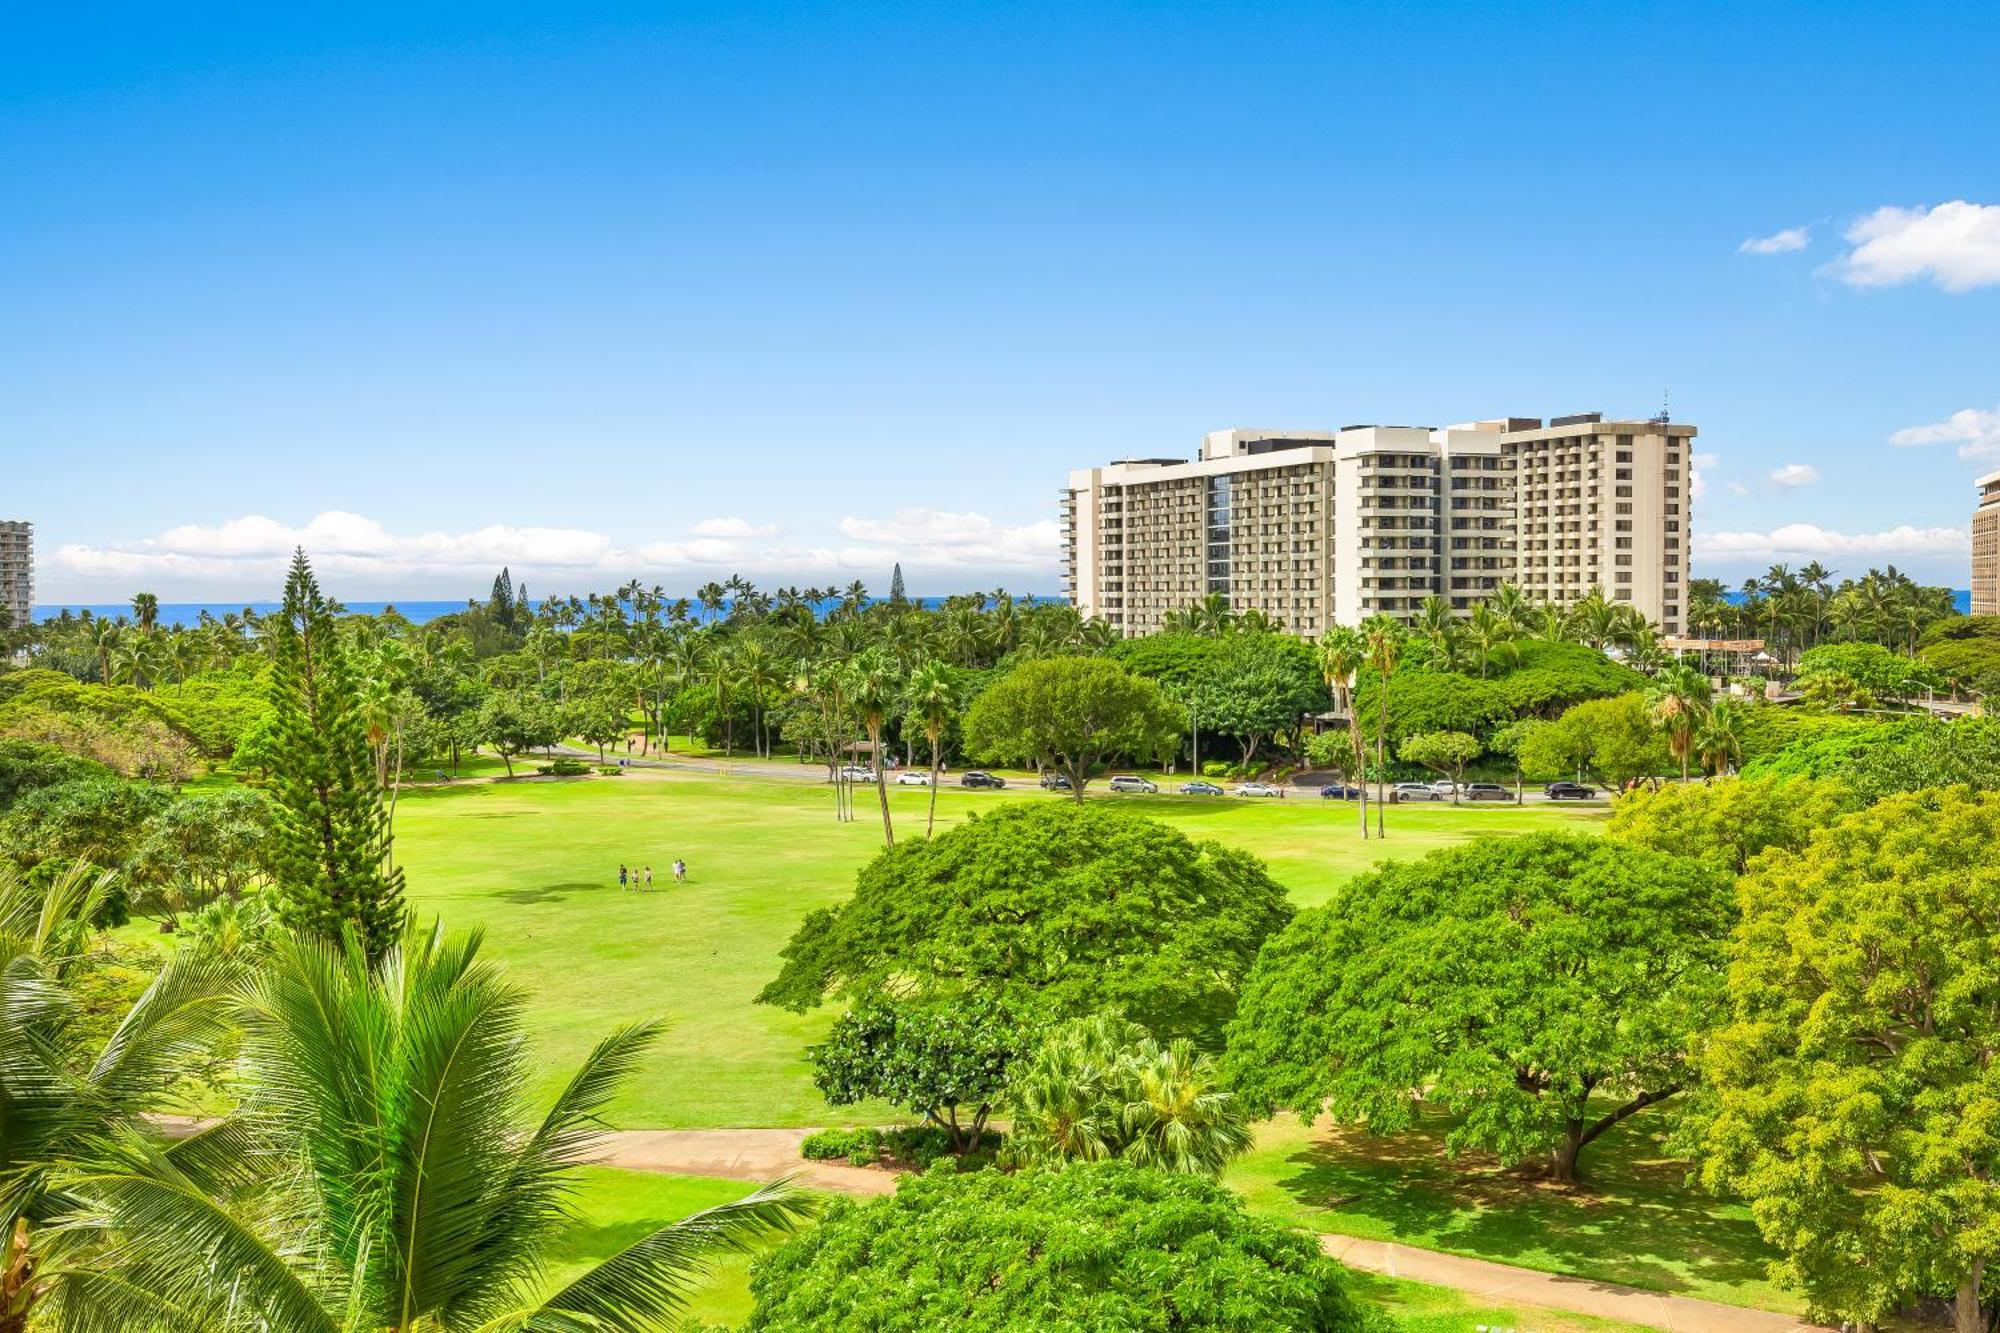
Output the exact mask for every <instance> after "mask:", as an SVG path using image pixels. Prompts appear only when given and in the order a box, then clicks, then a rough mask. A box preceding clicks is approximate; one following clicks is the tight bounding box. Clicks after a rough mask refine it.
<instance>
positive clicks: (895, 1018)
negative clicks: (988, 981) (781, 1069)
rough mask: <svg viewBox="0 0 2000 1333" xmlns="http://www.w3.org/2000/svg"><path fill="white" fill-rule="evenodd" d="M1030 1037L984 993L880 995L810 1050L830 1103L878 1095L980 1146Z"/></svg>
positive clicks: (961, 1144) (964, 1144)
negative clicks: (963, 1118) (966, 1120)
mask: <svg viewBox="0 0 2000 1333" xmlns="http://www.w3.org/2000/svg"><path fill="white" fill-rule="evenodd" d="M1029 1036H1030V1034H1029V1033H1028V1032H1027V1031H1025V1030H1024V1029H1023V1027H1022V1025H1021V1022H1020V1020H1019V1018H1018V1017H1017V1016H1016V1015H1015V1014H1014V1013H1013V1012H1012V1011H1011V1010H1010V1009H1009V1008H1008V1007H1007V1006H1006V1005H1005V1004H1004V1003H1002V1002H999V1001H996V1000H994V999H992V998H991V997H988V996H974V997H969V998H966V999H963V1000H958V999H954V1000H949V1001H945V1000H938V999H929V1000H922V999H920V1000H895V999H888V998H877V999H875V1000H872V1001H869V1002H868V1003H866V1004H863V1005H860V1006H857V1007H856V1008H854V1009H851V1010H849V1011H848V1012H847V1013H845V1014H843V1015H842V1016H841V1018H840V1020H839V1021H838V1022H836V1023H835V1024H834V1025H833V1031H831V1032H829V1033H828V1034H827V1038H826V1040H825V1041H823V1042H821V1043H820V1044H819V1045H817V1046H815V1047H813V1048H812V1049H811V1050H810V1051H808V1052H807V1055H808V1057H809V1058H810V1059H811V1060H812V1066H813V1084H814V1086H816V1087H817V1088H818V1089H819V1090H820V1093H821V1094H822V1095H823V1096H825V1098H826V1100H827V1104H828V1105H829V1106H852V1105H853V1104H854V1103H856V1102H859V1101H865V1100H867V1099H868V1098H871V1097H879V1098H881V1099H883V1100H884V1101H887V1102H889V1103H890V1104H892V1105H894V1106H899V1107H901V1108H903V1109H905V1110H908V1111H913V1112H915V1113H916V1114H918V1115H921V1116H923V1117H924V1118H925V1119H926V1120H928V1121H930V1122H931V1123H932V1124H934V1125H936V1126H938V1127H939V1128H940V1129H943V1130H944V1131H946V1132H947V1133H949V1134H950V1135H951V1141H952V1146H953V1147H954V1148H957V1149H959V1150H960V1151H965V1150H968V1149H969V1150H972V1151H977V1150H978V1148H979V1136H980V1134H981V1133H982V1132H983V1131H984V1129H985V1127H986V1117H987V1116H988V1114H990V1113H991V1111H992V1108H993V1104H994V1103H995V1102H997V1101H998V1100H999V1099H1000V1092H1001V1089H1002V1088H1004V1087H1005V1086H1006V1082H1007V1069H1008V1066H1009V1065H1011V1064H1012V1063H1013V1062H1014V1060H1015V1059H1016V1058H1017V1057H1018V1056H1019V1055H1020V1054H1021V1052H1022V1050H1023V1048H1024V1047H1025V1046H1026V1045H1027V1043H1028V1041H1029ZM961 1107H964V1108H968V1109H969V1110H970V1112H971V1115H972V1120H971V1123H970V1124H961V1123H960V1121H959V1109H960V1108H961Z"/></svg>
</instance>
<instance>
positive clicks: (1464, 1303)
mask: <svg viewBox="0 0 2000 1333" xmlns="http://www.w3.org/2000/svg"><path fill="white" fill-rule="evenodd" d="M749 1191H750V1186H748V1185H744V1184H739V1183H737V1182H736V1181H733V1180H711V1179H708V1178H706V1177H701V1176H660V1175H648V1174H646V1173H643V1172H638V1171H614V1170H609V1169H604V1168H598V1169H593V1170H590V1171H586V1172H584V1173H583V1181H582V1188H581V1190H580V1191H579V1192H578V1195H577V1199H576V1203H577V1207H578V1209H579V1210H580V1211H581V1212H582V1214H583V1218H584V1222H583V1225H582V1226H580V1227H577V1228H575V1229H573V1230H572V1231H570V1232H569V1233H568V1234H567V1235H566V1236H565V1237H564V1240H563V1244H562V1246H561V1248H560V1249H559V1250H558V1251H557V1252H556V1253H555V1254H554V1255H552V1256H551V1259H552V1262H551V1264H550V1274H549V1280H550V1285H551V1286H555V1285H558V1284H560V1283H563V1282H567V1281H569V1280H570V1279H572V1278H574V1277H575V1276H576V1275H577V1274H579V1273H581V1272H582V1271H583V1270H584V1269H585V1268H588V1267H589V1266H590V1265H591V1264H594V1263H597V1262H599V1261H600V1260H602V1259H605V1258H607V1257H608V1256H610V1255H613V1254H616V1253H617V1252H618V1251H619V1250H621V1249H623V1248H625V1247H626V1246H627V1245H630V1244H632V1243H633V1242H634V1241H636V1240H638V1239H639V1238H640V1237H641V1236H645V1235H647V1234H649V1233H650V1232H653V1231H656V1230H658V1229H659V1228H660V1227H662V1226H665V1225H666V1224H667V1223H669V1222H671V1221H674V1220H675V1219H676V1218H680V1217H685V1216H686V1215H687V1214H689V1213H691V1212H694V1211H696V1210H697V1209H701V1208H711V1207H713V1206H715V1205H716V1204H719V1203H727V1202H729V1201H730V1200H732V1199H740V1198H742V1197H743V1196H744V1195H745V1194H747V1193H749ZM750 1263H751V1261H750V1259H749V1257H747V1256H731V1257H729V1258H726V1259H724V1260H722V1261H721V1263H720V1264H719V1265H718V1266H717V1268H716V1271H715V1272H714V1274H713V1275H712V1276H711V1277H710V1278H709V1279H708V1280H707V1281H705V1282H704V1283H703V1284H702V1286H701V1289H700V1291H699V1292H698V1293H697V1295H696V1297H695V1300H694V1303H693V1306H692V1308H691V1309H690V1311H689V1313H690V1315H692V1316H693V1317H694V1318H696V1319H700V1320H704V1321H706V1322H708V1323H720V1324H737V1323H740V1322H742V1321H743V1320H744V1319H746V1318H748V1317H749V1314H750ZM1347 1281H1348V1285H1349V1288H1350V1290H1352V1291H1353V1292H1354V1294H1355V1295H1356V1296H1358V1297H1360V1298H1362V1299H1363V1300H1366V1301H1370V1302H1372V1303H1375V1304H1378V1305H1381V1306H1382V1307H1384V1308H1385V1309H1387V1310H1388V1311H1389V1312H1390V1313H1391V1314H1393V1315H1395V1316H1396V1318H1397V1320H1398V1321H1399V1323H1400V1324H1401V1326H1402V1328H1403V1330H1404V1333H1474V1330H1475V1329H1478V1328H1482V1327H1483V1328H1490V1329H1496V1330H1497V1329H1502V1328H1512V1329H1518V1330H1521V1333H1631V1331H1632V1330H1633V1329H1635V1328H1636V1326H1635V1325H1631V1324H1621V1323H1618V1322H1616V1321H1615V1320H1609V1319H1595V1318H1591V1317H1590V1316H1588V1315H1572V1314H1564V1313H1562V1312H1560V1311H1556V1310H1540V1309H1534V1308H1527V1307H1509V1306H1504V1305H1493V1304H1488V1303H1486V1302H1483V1301H1479V1300H1477V1299H1475V1298H1473V1297H1469V1296H1466V1295H1465V1294H1463V1293H1461V1292H1456V1291H1452V1290H1450V1289H1448V1288H1445V1287H1430V1286H1425V1285H1424V1284H1422V1283H1419V1282H1407V1281H1403V1280H1401V1279H1398V1278H1392V1277H1379V1276H1377V1275H1375V1274H1372V1273H1355V1272H1350V1273H1349V1274H1348V1278H1347Z"/></svg>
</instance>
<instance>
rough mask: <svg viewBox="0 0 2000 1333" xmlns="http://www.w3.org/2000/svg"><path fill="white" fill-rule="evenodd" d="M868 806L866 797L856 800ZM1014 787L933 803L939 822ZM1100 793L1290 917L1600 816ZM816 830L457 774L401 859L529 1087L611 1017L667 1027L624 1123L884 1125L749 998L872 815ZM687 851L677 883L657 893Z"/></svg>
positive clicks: (750, 792)
mask: <svg viewBox="0 0 2000 1333" xmlns="http://www.w3.org/2000/svg"><path fill="white" fill-rule="evenodd" d="M862 795H863V796H867V795H868V793H865V792H864V793H862ZM926 795H927V793H925V792H924V791H923V790H921V789H918V788H900V789H897V788H892V789H891V805H892V808H893V810H894V811H895V813H896V817H897V820H898V827H899V829H900V830H901V832H902V835H903V836H905V837H911V836H917V835H919V834H920V833H921V831H922V827H923V810H924V804H925V800H926ZM1059 799H1065V798H1062V797H1056V796H1050V795H1046V794H1043V793H1041V792H1037V791H1032V790H1012V789H1010V790H1009V791H1006V792H967V791H964V790H963V789H960V788H949V787H948V788H946V789H944V790H942V791H940V793H939V799H938V815H939V820H940V823H941V824H950V823H952V822H955V821H957V820H959V819H962V818H963V817H964V816H965V815H966V814H967V813H968V812H970V811H973V810H976V809H978V808H981V807H990V806H992V805H993V804H995V803H997V802H1001V801H1008V800H1059ZM1092 799H1102V800H1116V801H1119V802H1121V803H1124V804H1127V805H1130V806H1132V807H1133V808H1134V809H1137V810H1143V811H1145V812H1146V813H1147V814H1151V815H1155V816H1158V817H1160V818H1162V819H1165V820H1168V821H1170V822H1172V823H1174V824H1175V825H1177V826H1179V827H1180V828H1182V829H1184V830H1186V831H1187V832H1188V833H1189V834H1191V835H1193V836H1197V837H1212V838H1215V839H1217V840H1219V841H1222V842H1225V843H1229V844H1232V845H1236V846H1240V847H1244V848H1247V849H1250V850H1252V851H1255V852H1257V853H1258V854H1259V855H1261V856H1262V857H1263V858H1264V859H1265V860H1266V861H1267V862H1268V863H1269V864H1270V866H1271V870H1272V873H1273V874H1274V875H1275V876H1276V877H1277V878H1278V880H1279V881H1280V882H1281V883H1283V884H1285V885H1286V886H1287V887H1288V888H1290V889H1291V891H1292V894H1293V897H1294V899H1295V900H1296V901H1297V902H1299V903H1300V904H1301V905H1306V904H1311V903H1317V902H1322V901H1324V900H1325V899H1326V898H1327V897H1328V896H1330V895H1331V894H1332V893H1333V892H1334V890H1335V889H1336V888H1337V887H1338V886H1339V885H1340V884H1341V883H1342V882H1343V881H1344V880H1346V879H1347V878H1348V877H1349V876H1351V875H1352V874H1354V873H1355V872H1356V871H1358V870H1362V869H1365V868H1367V867H1368V866H1369V865H1370V864H1372V863H1373V862H1374V861H1375V860H1377V859H1378V858H1380V857H1383V856H1390V855H1393V856H1398V857H1405V856H1414V855H1419V854H1421V853H1423V852H1425V851H1429V850H1431V849H1432V848H1435V847H1440V846H1445V845H1448V844H1450V843H1453V842H1457V841H1460V840H1462V839H1464V838H1466V837H1468V836H1471V835H1472V834H1473V833H1476V832H1480V831H1486V830H1525V829H1531V828H1551V827H1586V828H1587V827H1591V826H1593V825H1594V824H1595V823H1596V821H1597V820H1599V819H1600V818H1601V815H1599V814H1597V813H1595V812H1590V811H1582V810H1576V809H1552V808H1548V807H1537V806H1529V807H1525V808H1516V807H1512V806H1488V807H1466V808H1457V809H1455V808H1453V807H1451V806H1448V805H1439V806H1409V807H1393V808H1391V809H1390V811H1389V822H1390V836H1389V839H1388V841H1386V842H1382V843H1377V842H1374V841H1370V842H1367V843H1363V842H1362V841H1361V840H1360V837H1359V835H1358V833H1357V831H1356V828H1355V818H1354V811H1353V808H1352V807H1351V806H1349V805H1347V804H1345V803H1338V804H1336V803H1334V802H1330V801H1321V800H1318V799H1317V798H1311V799H1306V800H1294V799H1288V800H1285V801H1276V800H1262V801H1259V800H1251V799H1247V798H1233V797H1218V798H1209V799H1199V798H1187V797H1176V796H1158V797H1112V796H1104V797H1093V798H1092ZM860 810H861V818H859V819H857V820H856V821H855V822H854V823H851V824H837V823H835V822H834V819H833V799H832V795H831V793H830V792H829V791H828V790H827V789H826V788H824V787H821V786H817V785H813V784H806V783H793V782H785V781H779V780H774V779H758V778H735V779H723V778H720V777H717V776H712V775H697V774H665V773H660V772H646V771H641V770H634V771H632V772H630V773H627V774H625V775H623V776H620V777H616V778H585V779H575V780H569V781H529V782H516V783H467V784H459V785H451V786H445V787H432V788H424V789H418V790H412V791H405V792H404V794H403V797H402V801H401V804H400V806H399V808H398V812H397V817H396V834H397V843H396V846H397V856H398V860H399V862H400V864H401V865H402V866H403V867H404V869H405V870H406V872H407V875H408V883H409V894H410V900H411V902H412V904H413V906H414V908H415V909H416V911H417V913H418V914H419V916H420V917H428V916H430V915H432V914H437V915H440V916H442V917H443V919H444V921H445V923H446V924H447V926H449V927H452V928H456V929H464V928H468V927H472V926H481V927H484V928H485V929H486V932H487V939H488V944H487V947H488V949H489V951H490V953H491V954H492V955H493V956H495V957H498V958H501V959H504V960H505V961H506V962H507V963H508V964H509V967H510V970H511V972H512V974H513V976H514V977H515V979H516V980H518V981H520V982H521V983H522V984H523V985H524V986H526V987H527V988H528V990H529V992H530V994H531V995H532V996H533V1003H534V1005H535V1006H536V1011H535V1015H534V1019H535V1026H536V1030H537V1032H538V1034H539V1037H540V1041H541V1050H540V1052H539V1054H540V1056H541V1059H542V1063H543V1068H544V1070H545V1074H544V1078H543V1087H544V1089H545V1090H547V1091H551V1092H552V1091H553V1090H554V1088H555V1087H556V1086H557V1085H558V1084H559V1083H560V1081H561V1080H562V1078H563V1077H565V1076H566V1074H567V1071H568V1070H569V1069H570V1068H572V1067H573V1066H574V1064H575V1062H576V1061H577V1060H578V1059H580V1058H581V1057H582V1056H583V1054H584V1052H585V1051H587V1050H588V1049H589V1048H590V1046H591V1044H592V1043H594V1042H595V1041H597V1040H598V1039H599V1038H600V1037H601V1036H603V1035H604V1033H605V1032H607V1031H609V1030H610V1029H611V1028H612V1027H614V1026H615V1025H617V1024H619V1023H625V1022H630V1021H632V1020H634V1019H638V1018H643V1017H660V1018H663V1019H665V1020H666V1021H667V1022H668V1024H669V1029H668V1031H667V1033H666V1035H665V1037H664V1038H663V1040H662V1041H661V1043H660V1045H659V1047H658V1049H657V1050H656V1052H655V1053H654V1055H653V1056H652V1057H651V1058H650V1059H649V1060H648V1062H647V1063H646V1066H645V1068H644V1070H643V1071H642V1073H641V1075H640V1077H639V1078H638V1079H636V1080H635V1081H634V1084H633V1086H632V1088H631V1089H630V1090H629V1091H628V1092H627V1093H626V1095H625V1096H624V1097H623V1099H622V1100H621V1102H620V1104H619V1105H618V1106H617V1108H616V1110H615V1119H616V1120H617V1121H618V1123H620V1124H622V1125H625V1126H628V1127H666V1128H671V1127H698V1126H715V1125H801V1124H820V1123H829V1122H839V1121H866V1120H871V1119H881V1118H883V1117H884V1116H885V1114H886V1108H881V1107H867V1106H862V1107H850V1108H846V1109H845V1110H844V1111H842V1112H832V1111H829V1109H828V1108H827V1107H826V1106H825V1105H824V1103H823V1102H821V1100H820V1098H819V1095H818V1094H817V1092H816V1091H815V1090H814V1089H813V1087H812V1084H811V1081H810V1079H809V1077H808V1074H807V1069H806V1064H805V1060H804V1055H803V1052H804V1048H805V1047H806V1045H807V1044H808V1043H810V1042H812V1041H814V1040H816V1039H817V1038H818V1037H819V1036H820V1034H821V1033H823V1032H824V1031H825V1029H826V1026H827V1025H828V1024H829V1023H830V1022H831V1021H832V1017H833V1015H832V1014H831V1013H828V1012H826V1011H820V1012H818V1013H815V1014H811V1015H806V1016H800V1015H795V1014H789V1013H786V1012H784V1011H783V1010H778V1009H772V1008H769V1007H767V1006H762V1005H756V1004H753V1003H751V999H752V997H753V996H754V995H755V994H756V992H757V990H758V989H759V988H760V987H761V986H762V985H763V984H764V983H765V982H766V981H768V980H769V979H770V978H771V977H772V976H773V975H775V973H776V971H777V967H778V950H779V949H780V948H781V947H782V946H783V945H784V943H785V941H786V940H787V939H788V938H789V937H790V935H791V933H792V930H793V929H794V928H795V927H796V926H797V924H798V922H799V919H800V918H801V917H802V916H803V915H804V914H805V912H806V911H808V910H809V909H811V908H814V907H818V906H822V905H826V904H832V903H837V902H840V901H841V900H843V899H844V898H845V897H846V896H847V895H848V894H849V892H850V891H851V890H852V887H853V882H854V873H855V871H856V869H857V868H858V867H860V866H861V865H862V864H863V863H864V862H865V861H866V860H867V859H868V858H869V857H870V856H872V855H874V853H875V852H876V850H877V849H878V847H879V845H880V842H881V832H882V831H881V827H880V823H879V820H878V819H877V818H876V817H875V813H874V808H873V803H872V802H865V803H862V804H861V805H860ZM676 856H680V857H684V858H685V859H686V860H687V862H688V866H689V871H690V879H689V883H688V884H686V885H685V886H680V887H675V886H672V884H671V875H670V874H669V873H668V867H669V866H670V865H671V863H672V862H673V859H674V858H675V857H676ZM621 862H622V863H625V864H627V865H643V864H646V863H648V862H650V863H651V865H652V867H653V874H654V883H655V885H656V889H655V892H653V893H651V894H643V893H621V892H620V891H619V889H618V867H619V864H620V863H621Z"/></svg>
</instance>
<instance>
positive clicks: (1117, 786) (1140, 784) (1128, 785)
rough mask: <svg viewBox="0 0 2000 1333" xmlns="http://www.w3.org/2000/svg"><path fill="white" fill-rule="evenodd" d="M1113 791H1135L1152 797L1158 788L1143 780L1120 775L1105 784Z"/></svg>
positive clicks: (1129, 775)
mask: <svg viewBox="0 0 2000 1333" xmlns="http://www.w3.org/2000/svg"><path fill="white" fill-rule="evenodd" d="M1106 785H1107V786H1109V787H1110V788H1111V790H1113V791H1136V792H1144V793H1146V794H1147V795H1149V796H1150V795H1152V794H1153V793H1154V792H1156V791H1158V790H1159V787H1158V786H1157V785H1156V784H1154V783H1151V782H1148V781H1146V779H1144V778H1135V777H1133V776H1132V775H1131V774H1129V773H1121V774H1119V775H1118V776H1117V777H1115V778H1113V779H1111V781H1110V782H1109V783H1108V784H1106Z"/></svg>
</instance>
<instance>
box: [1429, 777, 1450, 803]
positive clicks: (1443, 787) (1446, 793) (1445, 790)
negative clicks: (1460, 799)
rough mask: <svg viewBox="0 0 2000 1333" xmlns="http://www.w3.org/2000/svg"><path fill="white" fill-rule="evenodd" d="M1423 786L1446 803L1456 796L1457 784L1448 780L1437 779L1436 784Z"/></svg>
mask: <svg viewBox="0 0 2000 1333" xmlns="http://www.w3.org/2000/svg"><path fill="white" fill-rule="evenodd" d="M1425 785H1426V786H1428V787H1429V788H1430V789H1431V790H1432V791H1434V792H1436V793H1437V794H1438V795H1439V796H1440V797H1441V798H1443V799H1444V800H1447V801H1449V800H1450V799H1451V798H1452V797H1454V796H1456V795H1458V784H1457V783H1456V782H1453V781H1451V780H1450V779H1449V778H1439V779H1438V780H1437V781H1436V782H1431V783H1426V784H1425Z"/></svg>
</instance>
